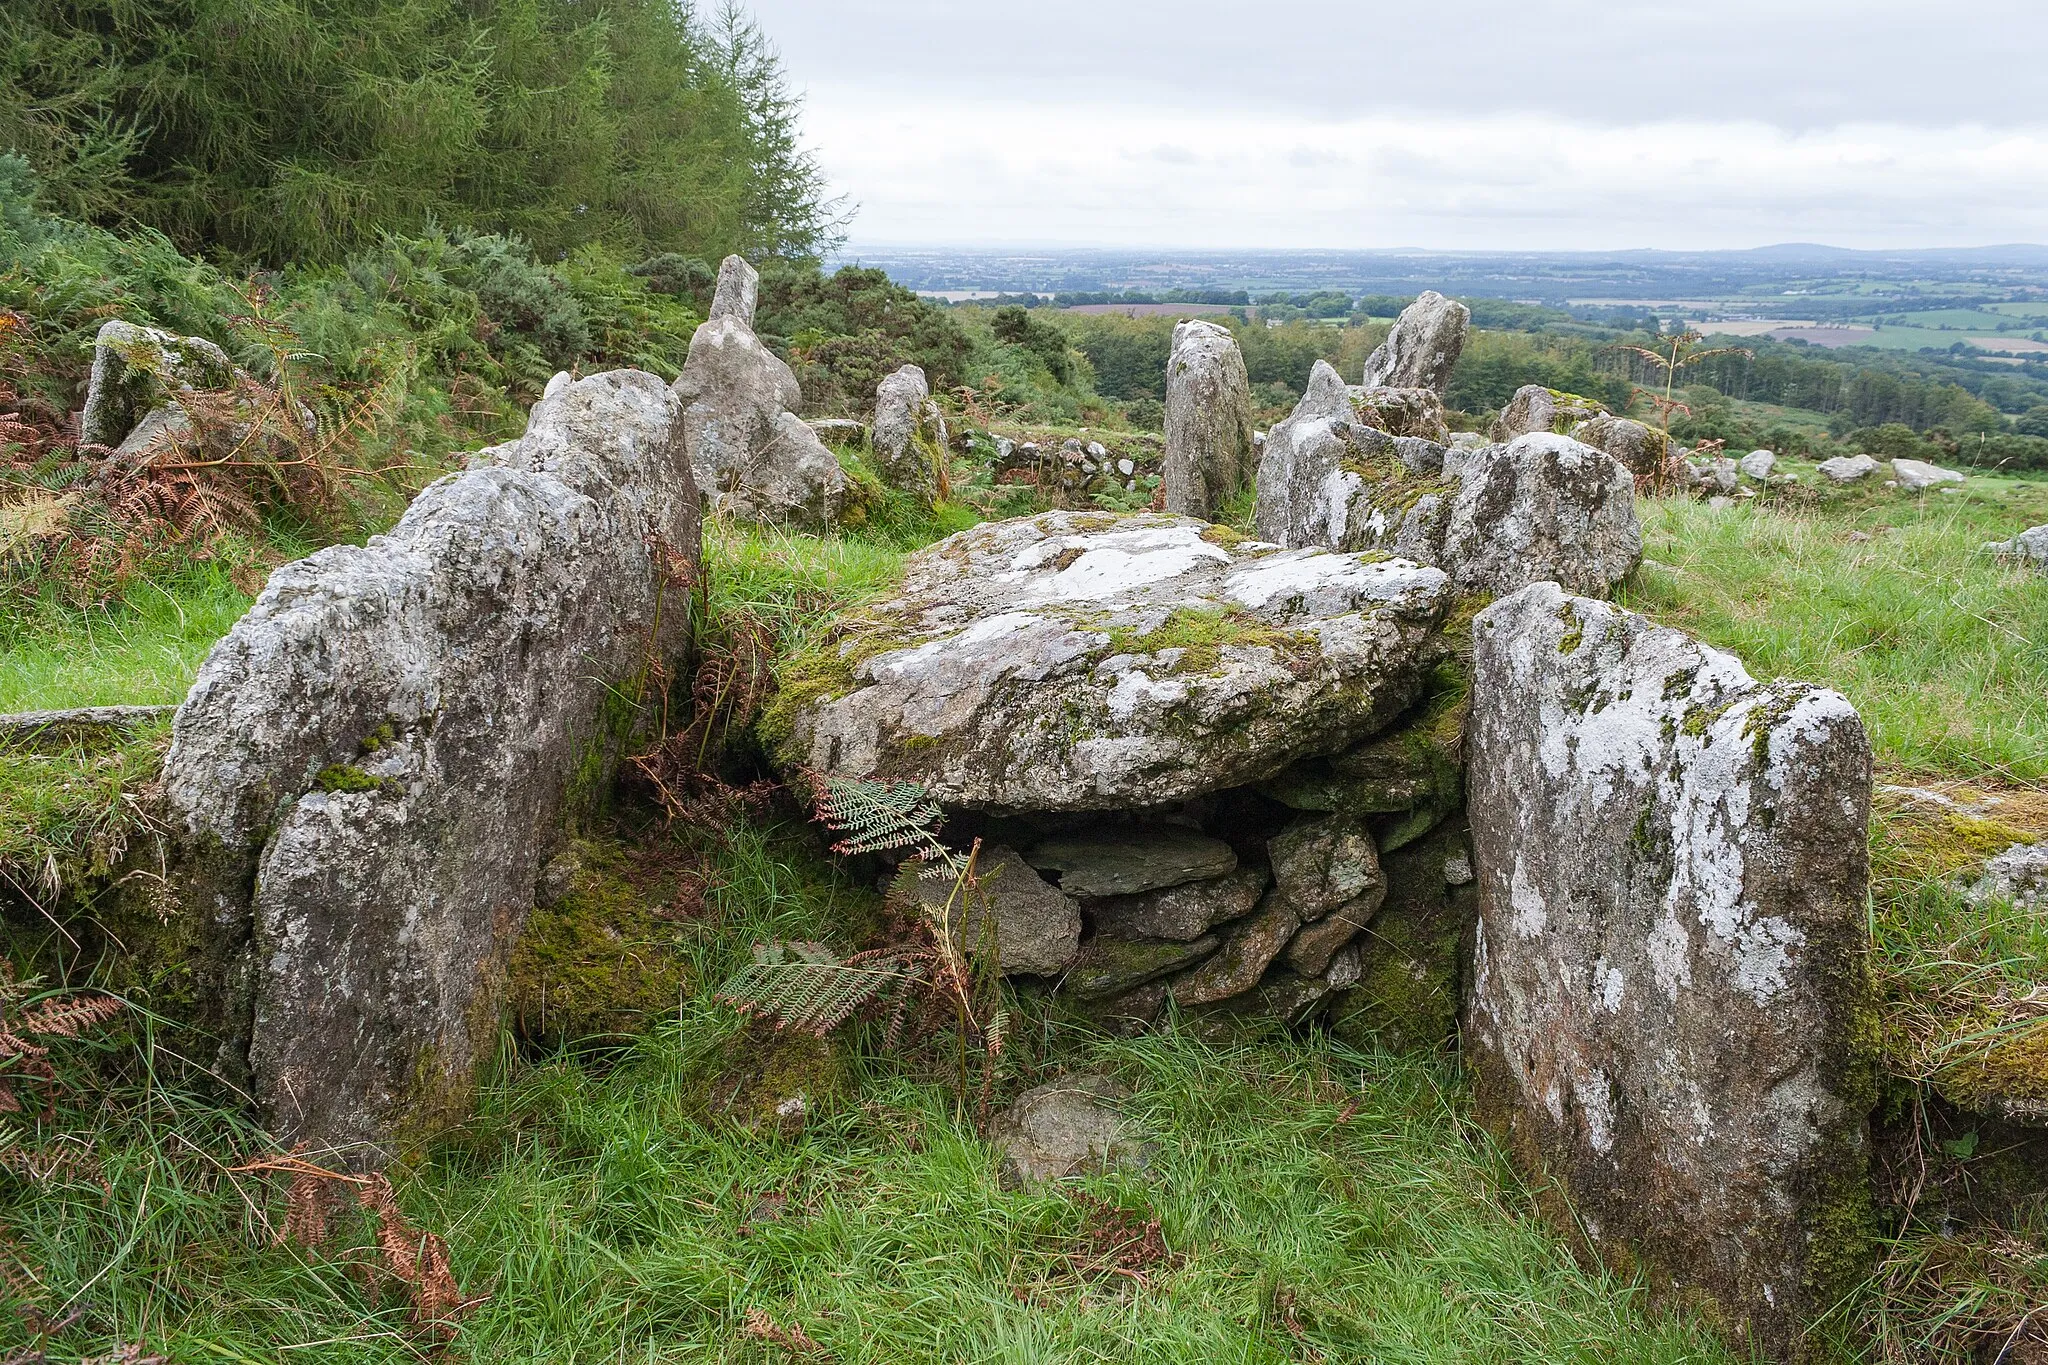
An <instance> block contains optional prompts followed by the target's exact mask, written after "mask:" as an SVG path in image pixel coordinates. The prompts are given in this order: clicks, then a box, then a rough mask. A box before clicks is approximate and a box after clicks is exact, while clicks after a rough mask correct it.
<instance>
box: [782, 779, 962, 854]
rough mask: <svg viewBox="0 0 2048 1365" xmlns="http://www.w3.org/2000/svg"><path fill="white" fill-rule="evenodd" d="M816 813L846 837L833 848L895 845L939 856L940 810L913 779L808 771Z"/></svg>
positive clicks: (848, 850)
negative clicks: (880, 778)
mask: <svg viewBox="0 0 2048 1365" xmlns="http://www.w3.org/2000/svg"><path fill="white" fill-rule="evenodd" d="M811 784H812V787H813V789H814V791H815V793H816V809H817V817H818V819H819V820H821V821H823V822H824V823H825V824H826V825H829V826H830V827H831V828H832V829H833V830H835V831H837V832H838V833H840V834H843V835H845V836H846V837H845V838H843V839H841V840H840V841H839V842H838V843H836V844H834V845H832V851H833V852H834V853H844V854H849V855H851V854H856V853H888V852H892V851H894V850H896V849H899V848H907V849H912V850H914V851H915V853H916V855H917V856H919V857H922V858H934V857H937V856H939V855H942V854H943V853H944V852H945V851H946V849H945V846H944V845H943V844H941V843H939V840H938V830H939V826H940V825H942V824H944V823H945V819H946V815H945V812H944V811H942V810H940V809H939V803H938V802H936V801H934V800H933V799H932V797H931V793H930V792H928V791H926V790H925V788H924V785H923V784H922V783H918V782H880V781H877V780H875V779H874V778H868V777H830V776H826V775H825V774H822V773H813V774H812V775H811Z"/></svg>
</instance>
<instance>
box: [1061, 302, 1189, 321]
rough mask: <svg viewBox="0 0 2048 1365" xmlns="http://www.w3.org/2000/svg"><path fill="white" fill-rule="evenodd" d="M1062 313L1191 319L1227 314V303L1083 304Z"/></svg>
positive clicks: (1063, 310)
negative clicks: (1119, 314)
mask: <svg viewBox="0 0 2048 1365" xmlns="http://www.w3.org/2000/svg"><path fill="white" fill-rule="evenodd" d="M1060 311H1061V312H1063V313H1095V314H1100V313H1121V314H1122V315H1123V316H1125V317H1127V318H1191V317H1196V316H1198V315H1200V314H1204V313H1227V312H1229V311H1230V305H1229V304H1227V303H1083V304H1077V305H1076V306H1074V307H1072V308H1063V309H1061V310H1060Z"/></svg>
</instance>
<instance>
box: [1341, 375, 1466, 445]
mask: <svg viewBox="0 0 2048 1365" xmlns="http://www.w3.org/2000/svg"><path fill="white" fill-rule="evenodd" d="M1351 397H1352V402H1353V405H1354V406H1355V408H1356V409H1357V411H1358V415H1359V418H1360V420H1362V421H1364V422H1366V423H1367V424H1368V425H1371V426H1375V427H1378V428H1379V429H1380V430H1381V431H1384V432H1386V433H1387V434H1388V435H1389V436H1400V437H1405V438H1407V439H1409V440H1421V441H1428V442H1430V443H1431V444H1433V445H1439V446H1444V445H1449V444H1450V441H1451V428H1450V423H1449V421H1448V419H1447V418H1446V416H1445V413H1444V400H1443V399H1442V398H1441V397H1439V396H1438V394H1437V391H1436V390H1435V389H1397V388H1391V387H1388V386H1386V385H1378V386H1368V387H1365V388H1360V389H1354V390H1352V394H1351Z"/></svg>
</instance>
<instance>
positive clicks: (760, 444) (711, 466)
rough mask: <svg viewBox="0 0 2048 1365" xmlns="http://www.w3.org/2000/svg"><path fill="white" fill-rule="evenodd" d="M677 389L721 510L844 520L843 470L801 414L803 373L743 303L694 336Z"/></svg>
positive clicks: (808, 521) (773, 518) (703, 474)
mask: <svg viewBox="0 0 2048 1365" xmlns="http://www.w3.org/2000/svg"><path fill="white" fill-rule="evenodd" d="M733 259H737V258H733ZM740 264H741V265H745V264H746V263H745V262H744V261H742V262H740ZM675 391H676V394H677V396H678V397H679V398H681V400H682V402H683V441H684V446H685V448H686V449H687V450H688V451H689V456H690V468H691V471H692V473H693V474H694V475H695V477H696V480H697V487H698V488H699V489H700V490H701V491H702V493H703V494H704V496H705V497H706V498H707V499H708V500H709V501H710V503H711V505H712V507H713V508H714V509H715V510H716V511H718V512H719V513H721V514H723V515H729V516H734V517H738V518H741V519H743V520H748V521H769V522H792V523H795V524H797V525H801V526H813V527H822V526H827V525H830V524H831V523H832V522H833V521H835V520H837V519H838V516H839V508H840V504H841V502H842V501H843V499H844V498H845V495H846V474H845V472H844V471H843V470H841V469H840V467H839V461H838V459H837V457H835V456H834V455H833V454H832V452H831V451H830V450H827V449H826V448H825V443H824V442H823V441H820V440H819V439H818V434H817V433H816V432H814V431H812V430H811V428H810V427H809V426H808V425H806V424H805V422H804V420H803V419H802V418H801V417H798V416H797V415H796V409H797V408H798V407H799V406H800V405H801V404H802V402H803V390H802V388H801V387H799V385H798V384H797V381H796V375H795V374H794V373H792V372H791V370H790V368H789V366H787V365H785V364H783V362H782V361H781V360H780V359H778V358H777V357H776V355H775V354H774V353H773V352H772V351H770V350H769V349H768V348H767V347H766V346H763V345H762V344H761V341H760V338H758V337H756V336H755V335H754V332H753V329H752V328H751V327H749V326H748V325H747V324H746V323H745V322H744V321H742V320H741V318H740V316H739V314H738V313H737V312H736V311H735V312H728V313H726V314H724V315H723V316H717V317H713V318H712V319H711V320H710V321H709V322H706V323H705V324H704V325H703V326H701V327H699V328H698V329H697V332H696V335H695V336H693V337H691V338H690V354H689V358H688V359H687V360H685V361H684V362H683V372H682V375H681V377H680V378H678V379H677V380H676V383H675Z"/></svg>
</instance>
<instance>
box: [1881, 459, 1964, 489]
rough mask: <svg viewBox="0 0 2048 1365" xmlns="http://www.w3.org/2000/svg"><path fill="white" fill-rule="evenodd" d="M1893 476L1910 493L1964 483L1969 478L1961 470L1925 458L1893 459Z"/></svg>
mask: <svg viewBox="0 0 2048 1365" xmlns="http://www.w3.org/2000/svg"><path fill="white" fill-rule="evenodd" d="M1892 477H1893V478H1894V479H1897V480H1898V483H1899V487H1901V488H1903V489H1905V490H1906V491H1907V492H1908V493H1920V492H1925V491H1926V490H1927V489H1930V488H1933V487H1936V486H1937V485H1939V484H1944V483H1962V482H1964V481H1965V480H1966V479H1968V478H1969V476H1968V475H1967V474H1964V473H1962V472H1961V471H1959V470H1954V469H1943V468H1942V467H1941V466H1940V465H1935V464H1928V463H1927V462H1926V461H1925V460H1903V459H1902V460H1893V461H1892Z"/></svg>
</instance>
